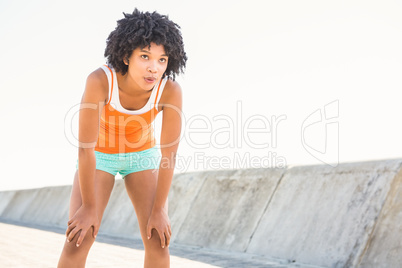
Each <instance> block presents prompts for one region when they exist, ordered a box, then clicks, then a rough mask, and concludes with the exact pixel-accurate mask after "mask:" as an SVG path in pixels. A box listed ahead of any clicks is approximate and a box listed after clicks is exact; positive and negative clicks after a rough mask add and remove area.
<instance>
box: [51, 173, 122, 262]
mask: <svg viewBox="0 0 402 268" xmlns="http://www.w3.org/2000/svg"><path fill="white" fill-rule="evenodd" d="M113 185H114V176H113V175H112V174H110V173H107V172H105V171H101V170H96V171H95V194H96V208H97V210H98V217H99V220H100V221H101V220H102V216H103V212H104V211H105V208H106V205H107V202H108V201H109V197H110V194H111V192H112V190H113ZM81 204H82V200H81V192H80V183H79V179H78V170H77V172H76V173H75V176H74V183H73V189H72V192H71V199H70V211H69V219H71V218H72V217H73V216H74V214H75V212H76V211H77V210H78V209H79V208H80V207H81ZM78 234H79V233H78ZM78 234H77V235H75V237H74V239H73V240H72V241H70V242H67V241H66V242H65V243H64V248H63V251H62V253H61V256H60V259H59V264H58V266H57V267H59V268H61V267H77V268H78V267H85V262H86V259H87V256H88V253H89V250H90V248H91V246H92V244H93V243H94V241H95V239H94V238H93V236H92V231H88V232H87V234H86V235H85V239H84V241H83V242H82V244H81V245H80V247H78V248H77V247H76V246H75V244H76V242H77V238H78Z"/></svg>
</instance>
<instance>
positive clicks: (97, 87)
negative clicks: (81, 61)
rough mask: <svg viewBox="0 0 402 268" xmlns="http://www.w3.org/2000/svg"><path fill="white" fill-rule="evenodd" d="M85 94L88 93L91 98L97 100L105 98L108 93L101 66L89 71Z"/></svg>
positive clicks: (105, 77) (106, 81)
mask: <svg viewBox="0 0 402 268" xmlns="http://www.w3.org/2000/svg"><path fill="white" fill-rule="evenodd" d="M85 92H86V94H90V95H92V96H93V98H96V99H99V100H105V101H106V100H107V99H108V95H109V83H108V79H107V76H106V74H105V72H104V71H103V70H102V68H98V69H96V70H94V71H93V72H91V73H90V74H89V75H88V77H87V81H86V86H85Z"/></svg>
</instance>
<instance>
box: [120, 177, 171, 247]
mask: <svg viewBox="0 0 402 268" xmlns="http://www.w3.org/2000/svg"><path fill="white" fill-rule="evenodd" d="M124 183H125V185H126V190H127V193H128V196H129V197H130V199H131V202H132V203H133V206H134V209H135V212H136V214H137V219H138V223H139V226H140V231H141V236H142V240H143V241H146V240H147V235H146V227H147V224H148V219H149V216H150V215H151V211H152V206H153V202H154V198H155V194H156V186H157V183H158V170H157V169H156V170H155V169H153V170H152V169H150V170H144V171H140V172H135V173H131V174H128V175H127V176H125V178H124ZM165 207H166V209H167V201H166V206H165ZM155 234H156V232H154V233H153V234H152V236H154V235H155Z"/></svg>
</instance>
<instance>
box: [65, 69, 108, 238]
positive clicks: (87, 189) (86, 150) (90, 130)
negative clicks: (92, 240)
mask: <svg viewBox="0 0 402 268" xmlns="http://www.w3.org/2000/svg"><path fill="white" fill-rule="evenodd" d="M107 95H108V81H107V78H106V75H105V73H104V72H103V70H102V69H98V70H96V71H94V72H93V73H91V74H90V75H89V76H88V78H87V82H86V86H85V92H84V95H83V97H82V100H81V106H80V113H79V132H78V140H79V148H78V176H79V182H80V191H81V198H82V205H81V207H80V209H79V210H78V211H77V212H76V213H75V215H74V216H73V217H72V218H71V219H70V220H69V221H68V225H69V226H68V228H67V231H66V235H67V239H68V240H69V241H71V240H72V238H73V237H74V236H75V235H76V234H77V233H78V232H79V231H80V230H81V233H80V237H79V238H78V239H77V246H79V245H80V244H81V242H82V240H83V239H84V237H85V235H86V233H87V231H88V229H89V228H91V226H94V232H93V235H94V237H95V236H96V234H97V232H98V229H99V220H98V217H97V213H96V204H95V200H96V199H95V168H96V159H95V150H94V148H95V146H96V142H97V140H98V133H99V121H100V115H101V112H102V109H103V106H104V105H105V102H106V99H107Z"/></svg>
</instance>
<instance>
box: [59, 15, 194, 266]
mask: <svg viewBox="0 0 402 268" xmlns="http://www.w3.org/2000/svg"><path fill="white" fill-rule="evenodd" d="M105 57H106V58H107V62H108V65H105V66H102V67H101V68H99V69H97V70H95V71H94V72H92V73H91V74H90V75H89V76H88V78H87V83H86V87H85V92H84V94H83V97H82V102H81V109H80V115H79V149H78V151H79V153H78V164H77V171H76V173H75V178H74V183H73V189H72V193H71V200H70V212H69V219H70V220H69V221H68V228H67V231H66V236H67V239H66V242H65V244H64V248H63V251H62V254H61V257H60V260H59V264H58V267H84V266H85V262H86V258H87V255H88V252H89V250H90V248H91V246H92V244H93V243H94V241H95V238H96V235H97V233H98V230H99V226H100V222H101V220H102V216H103V212H104V210H105V208H106V205H107V203H108V200H109V197H110V194H111V191H112V189H113V185H114V178H115V175H116V174H117V172H119V173H120V174H121V175H122V176H123V179H124V183H125V186H126V189H127V193H128V195H129V197H130V199H131V201H132V204H133V206H134V209H135V211H136V215H137V219H138V223H139V226H140V230H141V237H142V240H143V243H144V248H145V263H144V267H169V259H170V257H169V250H168V246H169V243H170V237H171V235H172V232H171V227H170V222H169V218H168V207H167V197H168V193H169V189H170V185H171V182H172V177H173V170H174V166H175V156H176V152H177V148H178V145H179V140H180V131H181V107H182V91H181V88H180V86H179V84H178V83H177V82H175V81H174V78H175V76H176V75H177V74H179V73H181V72H183V70H184V68H185V65H186V61H187V56H186V53H185V52H184V45H183V40H182V36H181V33H180V27H179V26H178V25H177V24H175V23H174V22H172V21H170V20H169V19H168V17H167V16H163V15H160V14H158V13H156V12H153V13H149V12H145V13H144V12H140V11H138V10H137V9H135V10H134V12H133V13H132V14H124V18H123V19H121V20H119V21H118V25H117V27H116V29H115V30H114V31H113V32H111V34H110V35H109V37H108V39H107V46H106V50H105ZM161 111H163V119H162V130H161V142H160V144H161V146H160V147H161V148H160V150H159V149H157V148H156V147H155V138H154V136H153V128H152V125H151V123H152V121H153V120H154V118H155V116H156V115H157V114H158V113H159V112H161ZM161 156H162V157H161Z"/></svg>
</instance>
